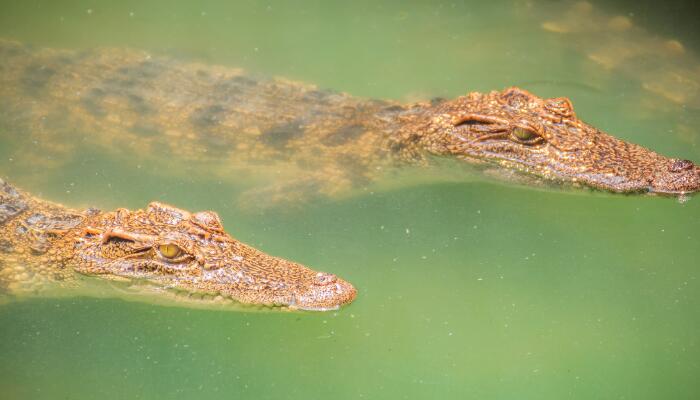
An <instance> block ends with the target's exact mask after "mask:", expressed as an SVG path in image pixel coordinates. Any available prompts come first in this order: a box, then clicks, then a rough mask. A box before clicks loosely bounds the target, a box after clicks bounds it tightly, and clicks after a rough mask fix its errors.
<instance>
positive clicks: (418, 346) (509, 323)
mask: <svg viewBox="0 0 700 400" xmlns="http://www.w3.org/2000/svg"><path fill="white" fill-rule="evenodd" d="M58 3H59V2H50V1H44V2H32V3H29V2H27V3H23V4H21V5H19V4H12V5H9V4H3V5H2V6H0V7H1V9H0V11H1V12H0V36H1V37H11V38H15V39H18V40H21V41H24V42H27V43H32V44H35V45H40V46H51V47H70V48H89V47H94V46H103V45H111V46H117V45H118V46H128V47H133V48H144V49H149V50H152V51H154V52H159V53H167V54H173V55H175V56H178V57H182V58H183V59H197V60H200V61H204V62H209V63H218V64H225V65H231V66H242V67H245V68H247V69H250V70H254V71H259V72H262V73H265V74H270V75H282V76H287V77H291V78H294V79H298V80H304V81H308V82H314V83H317V84H319V85H320V86H323V87H329V88H335V89H340V90H344V91H348V92H350V93H353V94H356V95H361V96H373V97H380V98H397V99H409V98H416V97H430V96H449V97H452V96H456V95H459V94H463V93H464V92H466V91H468V90H491V89H499V88H502V87H506V86H510V85H519V86H523V87H525V88H527V89H530V90H532V91H534V92H535V93H537V94H539V95H542V96H561V95H566V96H569V97H571V98H572V99H573V101H574V105H575V106H576V111H577V113H578V115H579V116H580V117H582V118H584V119H585V120H586V121H588V122H590V123H592V124H594V125H596V126H598V127H599V128H601V129H604V130H606V131H609V132H611V133H614V134H615V135H616V136H619V137H622V138H625V139H628V140H631V141H634V142H636V143H639V144H642V145H645V146H648V147H652V148H654V149H655V150H658V151H659V152H661V153H665V154H669V155H674V156H676V157H679V158H688V159H691V160H695V161H696V162H697V161H700V147H699V146H698V143H699V142H700V134H698V133H696V131H695V129H694V127H695V126H696V125H697V122H698V121H700V110H698V109H697V108H696V107H693V105H692V104H690V105H683V104H677V103H673V102H671V101H669V100H668V99H665V98H663V97H662V96H658V95H657V94H655V93H652V92H649V91H646V90H643V89H642V83H641V78H640V77H639V76H638V75H635V74H634V73H633V72H635V71H636V70H634V69H632V70H631V69H629V68H628V69H622V70H613V71H609V70H605V69H604V68H602V67H600V66H597V65H595V64H594V63H591V62H590V61H589V60H588V59H587V57H586V54H585V52H586V50H587V47H586V46H587V45H590V43H588V44H587V43H586V42H585V41H583V42H577V43H574V44H572V42H571V41H570V40H569V39H571V38H572V37H565V36H557V35H553V34H552V33H551V32H546V31H544V30H543V29H541V28H540V24H541V22H542V19H552V18H554V17H556V15H557V14H556V12H558V11H556V10H553V11H551V12H550V13H549V14H548V13H547V12H544V11H541V10H546V9H547V7H545V6H546V5H548V4H550V3H544V5H542V4H540V3H535V5H528V4H527V3H525V2H516V3H512V2H490V3H488V4H482V3H481V2H475V3H474V4H461V3H460V4H452V3H449V2H447V3H443V4H438V3H436V2H431V3H419V2H415V3H414V2H411V3H379V2H375V1H372V2H369V1H368V2H344V3H330V2H304V3H295V4H293V5H292V4H291V2H290V3H286V2H270V3H268V2H265V3H257V2H252V1H247V2H240V3H230V2H204V3H200V4H197V5H194V4H189V3H187V2H178V3H174V2H165V1H163V2H151V3H149V4H146V5H145V4H141V2H121V3H120V4H119V5H116V4H111V3H110V2H104V1H85V2H77V1H74V2H61V4H58ZM533 7H534V8H533ZM538 7H539V8H538ZM561 9H563V8H558V9H557V10H561ZM537 10H540V11H537ZM604 12H606V13H610V15H611V16H614V15H616V14H617V13H622V14H625V9H624V8H621V9H615V8H614V7H609V8H605V10H604ZM650 12H651V11H650ZM640 19H641V18H640ZM643 19H651V20H653V15H651V14H650V15H645V16H644V18H643ZM686 32H687V31H686ZM653 35H654V34H653V32H650V33H649V37H653ZM691 36H692V35H691ZM643 39H644V38H643V37H642V38H640V41H641V42H642V43H643ZM684 45H685V49H686V51H687V53H686V54H687V55H688V56H687V57H686V58H684V59H683V60H684V61H676V62H674V61H673V60H667V62H668V63H669V66H670V67H669V68H676V67H683V68H686V67H688V68H692V67H694V66H692V65H689V64H688V63H689V62H690V61H692V60H695V59H696V58H693V56H692V55H693V54H696V52H697V50H698V49H699V47H698V46H697V43H693V42H692V41H689V42H685V43H684ZM689 60H690V61H689ZM683 63H686V64H683ZM695 67H696V68H697V66H695ZM642 70H643V66H642ZM642 75H644V74H642ZM644 76H645V77H646V75H644ZM650 104H651V106H649V105H650ZM13 134H14V132H10V131H2V132H0V175H2V176H3V177H4V178H7V179H8V180H10V181H11V182H14V183H16V184H17V185H19V186H21V187H23V188H25V189H27V190H29V191H31V192H33V193H35V194H37V195H41V196H42V197H44V198H47V199H51V200H55V201H60V202H63V203H66V204H70V205H74V206H82V205H88V204H92V205H97V206H99V207H102V208H107V209H108V208H113V207H118V206H123V207H129V208H140V207H143V206H144V205H145V204H147V202H149V201H151V200H160V201H165V202H169V203H173V204H176V205H178V206H181V207H183V208H187V209H190V210H201V209H212V210H216V211H218V212H219V214H220V215H221V217H222V218H223V220H224V224H225V226H226V228H227V230H228V231H229V232H231V233H232V234H233V235H234V236H236V237H237V238H239V239H241V240H243V241H244V242H247V243H249V244H252V245H254V246H256V247H258V248H260V249H262V250H264V251H266V252H268V253H271V254H274V255H278V256H283V257H285V258H288V259H292V260H295V261H299V262H302V263H304V264H307V265H310V266H313V267H315V268H317V269H323V270H326V271H332V272H333V273H337V274H338V275H340V276H342V277H344V278H346V279H348V280H349V281H351V282H352V283H353V284H354V285H355V286H356V287H357V289H358V291H359V294H358V298H357V300H356V301H355V302H354V303H353V304H352V305H350V306H349V307H346V308H344V309H342V310H340V311H338V312H329V313H243V312H217V311H202V310H190V309H185V308H175V307H161V306H153V305H149V304H145V303H138V302H124V301H121V300H108V299H107V300H105V299H90V298H75V299H61V300H42V299H36V300H29V301H22V302H15V303H10V304H6V305H2V306H0V398H7V399H58V398H66V399H94V398H100V399H111V398H114V399H123V398H144V399H157V398H163V399H166V398H167V399H172V398H250V399H297V398H298V399H302V398H303V399H322V398H334V399H336V398H337V399H346V398H347V399H349V398H357V399H360V398H369V399H394V398H396V399H421V398H436V399H448V398H456V399H562V398H572V399H591V398H596V399H660V398H668V399H696V398H698V397H700V383H698V381H697V378H698V376H700V361H698V360H700V343H699V339H698V338H699V337H700V312H699V311H700V291H699V290H698V289H699V285H700V280H699V279H698V275H699V272H698V267H699V266H700V262H699V261H698V260H700V246H698V241H699V240H700V199H698V198H693V199H691V200H690V201H689V202H687V203H685V204H679V203H678V202H677V201H675V200H674V199H662V198H649V197H628V196H613V195H607V194H600V193H597V194H596V193H579V194H570V193H564V192H557V191H537V190H530V189H524V188H516V187H510V186H507V185H502V184H492V183H488V182H476V183H461V184H438V183H436V184H434V185H421V186H414V187H407V188H404V189H398V190H393V191H383V192H375V193H371V194H370V193H368V194H366V195H364V196H358V197H353V198H349V199H346V200H342V201H331V200H328V201H325V202H321V203H317V204H315V205H313V206H309V207H302V208H301V209H296V210H294V211H293V212H288V211H285V210H282V209H272V210H265V211H259V212H252V213H251V212H249V211H246V210H241V209H239V208H238V207H237V206H236V204H237V203H236V201H235V200H234V199H235V198H236V196H237V195H238V194H239V188H238V187H237V186H236V185H235V180H233V181H232V182H222V181H219V180H209V181H208V180H206V179H200V178H196V179H195V178H193V177H190V176H183V177H173V176H167V175H164V174H162V173H158V172H157V171H152V169H151V168H149V165H147V164H143V163H142V162H141V161H140V160H129V161H128V162H125V161H124V160H121V159H120V160H117V159H113V158H111V157H110V155H109V154H104V153H99V152H97V151H96V150H94V149H89V148H88V149H85V150H84V152H83V153H81V154H80V155H79V156H77V157H76V158H75V159H73V160H72V161H71V162H70V163H69V164H68V165H65V166H64V167H62V168H60V169H50V170H43V169H40V168H39V167H36V168H32V167H31V166H30V167H26V166H25V167H22V168H19V167H17V166H16V165H17V163H16V160H17V159H19V158H21V154H17V153H16V151H15V150H16V149H14V148H13V147H12V146H11V145H10V143H12V140H10V138H11V137H12V135H13ZM49 156H50V154H49V155H47V157H49ZM173 162H176V161H173Z"/></svg>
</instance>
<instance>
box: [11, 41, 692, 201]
mask: <svg viewBox="0 0 700 400" xmlns="http://www.w3.org/2000/svg"><path fill="white" fill-rule="evenodd" d="M0 57H2V59H3V62H2V63H0V120H2V121H3V124H4V126H5V129H6V130H7V131H8V132H10V133H12V132H18V133H17V135H18V136H19V135H20V133H19V132H22V133H21V134H22V135H26V136H27V137H23V139H22V140H24V141H25V142H26V143H29V145H27V147H25V148H19V150H17V155H18V156H17V157H15V158H16V159H17V160H18V162H22V161H23V160H24V161H25V162H27V163H34V164H35V165H38V164H41V163H42V162H49V161H50V162H59V160H60V159H61V157H65V158H70V157H72V156H74V154H73V153H72V152H76V151H79V150H76V148H74V146H75V143H80V144H81V145H82V146H88V148H91V146H92V147H94V148H100V149H106V150H107V151H112V152H122V153H124V154H125V155H127V157H128V158H129V159H131V160H140V159H149V158H150V159H153V158H159V159H164V160H168V162H169V163H170V164H169V166H168V168H163V170H164V173H168V172H172V173H183V171H189V172H188V173H196V171H206V173H205V174H206V175H207V176H211V175H216V179H229V180H236V179H244V178H245V177H246V176H249V175H255V174H265V173H268V174H270V175H275V176H282V178H279V179H277V180H276V183H275V184H274V185H272V186H271V187H268V188H262V189H256V190H255V191H254V192H255V193H254V194H255V195H256V198H257V199H262V200H260V201H261V202H269V203H271V204H275V203H282V202H289V201H294V200H299V201H303V200H306V199H307V198H308V197H309V196H311V195H313V196H325V197H331V198H332V197H340V196H342V195H343V194H344V193H347V192H350V191H352V190H353V189H355V190H357V189H361V188H366V187H368V186H369V185H370V184H372V183H373V182H378V181H381V180H384V181H391V180H392V179H393V175H392V174H394V173H395V172H396V171H397V170H400V169H402V168H404V167H406V166H407V165H408V166H419V167H420V166H430V165H435V164H438V163H440V160H442V159H449V160H457V161H464V164H469V165H477V166H478V168H482V169H487V170H489V171H500V172H501V173H500V175H504V176H511V177H513V180H515V181H518V182H525V183H527V184H533V185H541V184H542V183H545V184H547V183H555V184H564V185H571V186H577V187H588V188H594V189H600V190H604V191H610V192H619V193H635V194H636V193H640V194H641V193H644V194H660V195H672V196H684V195H686V194H687V193H692V192H696V191H698V190H700V168H699V167H698V166H696V165H695V164H694V163H693V162H692V161H689V160H683V159H676V158H668V157H665V156H662V155H660V154H657V153H655V152H654V151H652V150H649V149H646V148H644V147H641V146H638V145H635V144H632V143H628V142H625V141H623V140H620V139H617V138H615V137H613V136H611V135H609V134H607V133H604V132H602V131H600V130H598V129H597V128H595V127H593V126H591V125H589V124H587V123H585V122H583V121H582V120H580V119H579V118H578V117H577V115H576V113H575V112H574V108H573V106H572V104H571V102H570V101H569V99H567V98H564V97H561V98H548V99H545V98H540V97H537V96H536V95H534V94H532V93H530V92H528V91H526V90H523V89H519V88H508V89H505V90H502V91H493V92H490V93H476V92H473V93H469V94H467V95H466V96H462V97H458V98H456V99H453V100H442V99H436V100H434V101H430V102H417V103H412V104H402V103H399V102H395V101H384V100H372V99H364V98H357V97H353V96H350V95H348V94H345V93H338V92H332V91H327V90H319V89H318V88H317V87H315V86H313V85H308V84H304V83H299V82H293V81H289V80H286V79H281V78H274V79H256V78H255V77H253V76H251V75H247V74H245V73H244V72H243V71H242V70H240V69H235V68H229V67H223V66H214V65H207V64H202V63H196V62H183V61H179V60H176V59H172V58H170V57H166V56H157V55H151V54H149V53H147V52H145V51H139V50H133V49H115V48H98V49H94V50H84V51H73V50H60V49H46V48H43V49H42V48H32V47H29V46H25V45H23V44H21V43H18V42H14V41H10V40H0ZM20 152H21V154H20ZM46 154H51V157H46ZM49 159H50V160H49ZM47 160H49V161H47ZM132 162H133V161H132ZM175 165H179V166H182V167H183V168H182V169H181V170H180V171H178V170H177V168H176V167H175ZM255 201H256V200H255V198H251V200H249V202H250V203H254V202H255Z"/></svg>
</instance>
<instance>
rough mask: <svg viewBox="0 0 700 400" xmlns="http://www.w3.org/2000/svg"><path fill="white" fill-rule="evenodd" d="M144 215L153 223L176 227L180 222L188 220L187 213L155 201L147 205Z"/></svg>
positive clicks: (188, 215) (188, 214)
mask: <svg viewBox="0 0 700 400" xmlns="http://www.w3.org/2000/svg"><path fill="white" fill-rule="evenodd" d="M146 213H147V214H148V215H149V217H150V218H153V219H154V220H155V221H157V222H161V223H164V224H169V225H177V224H178V223H180V221H182V220H185V219H189V218H190V213H189V212H187V211H185V210H181V209H179V208H177V207H173V206H170V205H167V204H164V203H159V202H157V201H154V202H151V203H150V204H149V205H148V207H147V208H146Z"/></svg>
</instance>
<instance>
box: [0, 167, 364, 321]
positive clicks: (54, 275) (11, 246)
mask: <svg viewBox="0 0 700 400" xmlns="http://www.w3.org/2000/svg"><path fill="white" fill-rule="evenodd" d="M85 277H97V278H100V280H111V281H116V282H117V283H123V284H125V285H129V291H131V292H132V294H133V296H134V297H135V298H136V297H138V296H137V295H138V294H140V293H141V294H142V293H148V294H149V295H151V297H156V298H160V299H162V300H163V301H164V302H165V303H166V304H170V303H171V300H172V304H182V305H185V306H187V305H193V306H205V307H206V306H207V305H214V306H217V305H222V306H225V305H227V304H230V303H235V304H248V305H256V306H266V307H275V308H277V307H282V308H288V309H302V310H318V311H325V310H332V309H337V308H339V307H340V306H342V305H344V304H347V303H350V302H351V301H352V300H353V299H354V298H355V294H356V291H355V288H354V287H353V286H352V285H351V284H350V283H348V282H346V281H344V280H342V279H340V278H338V277H336V276H335V275H332V274H328V273H323V272H317V271H314V270H311V269H309V268H307V267H305V266H303V265H301V264H297V263H294V262H291V261H287V260H283V259H281V258H276V257H272V256H269V255H267V254H265V253H263V252H261V251H259V250H256V249H254V248H252V247H250V246H248V245H245V244H243V243H241V242H239V241H238V240H236V239H234V238H232V237H231V236H229V235H228V234H227V233H226V232H225V231H224V228H223V226H222V224H221V221H220V220H219V217H218V215H217V214H216V213H214V212H211V211H202V212H198V213H194V214H191V213H189V212H187V211H185V210H181V209H178V208H175V207H172V206H169V205H166V204H162V203H157V202H153V203H150V204H149V205H148V207H147V208H146V209H145V210H136V211H130V210H127V209H117V210H116V211H112V212H102V211H99V210H97V209H87V210H84V211H76V210H71V209H68V208H66V207H63V206H62V205H59V204H55V203H50V202H46V201H43V200H40V199H37V198H34V197H32V196H30V195H28V194H26V193H23V192H22V191H20V190H18V189H16V188H15V187H13V186H11V185H10V184H8V183H7V182H4V181H2V180H0V293H4V294H5V295H10V296H23V295H42V294H44V293H45V292H46V293H51V291H52V290H53V291H55V290H56V289H58V291H68V290H69V289H70V288H74V289H77V291H76V292H75V293H76V294H82V293H84V291H81V288H80V286H81V285H83V286H84V285H89V284H90V283H87V282H84V281H85ZM139 290H141V291H140V292H139Z"/></svg>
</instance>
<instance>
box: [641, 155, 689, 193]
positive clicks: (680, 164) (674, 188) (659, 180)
mask: <svg viewBox="0 0 700 400" xmlns="http://www.w3.org/2000/svg"><path fill="white" fill-rule="evenodd" d="M649 190H650V191H651V192H655V193H663V194H684V193H691V192H696V191H698V190H700V167H699V166H697V165H695V164H694V163H693V162H692V161H690V160H680V159H671V160H669V163H668V165H667V166H666V168H665V169H663V168H661V170H660V171H658V172H657V173H656V175H655V176H654V178H653V181H652V184H651V187H650V188H649Z"/></svg>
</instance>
